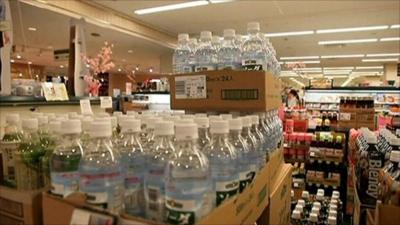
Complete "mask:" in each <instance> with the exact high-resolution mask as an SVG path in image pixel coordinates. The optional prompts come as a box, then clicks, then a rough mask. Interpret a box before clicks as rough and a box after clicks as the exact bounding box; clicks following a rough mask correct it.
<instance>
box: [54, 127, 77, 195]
mask: <svg viewBox="0 0 400 225" xmlns="http://www.w3.org/2000/svg"><path fill="white" fill-rule="evenodd" d="M61 127H62V129H61V130H60V133H61V135H62V137H63V140H62V141H60V142H59V143H58V144H57V147H56V148H55V149H54V152H53V154H52V155H51V157H50V178H51V192H52V193H53V194H56V195H60V196H63V197H66V196H68V195H69V194H71V193H74V192H76V191H78V183H79V162H80V160H81V157H82V155H83V152H84V150H83V148H82V144H81V140H80V135H81V121H80V120H68V121H63V122H62V123H61Z"/></svg>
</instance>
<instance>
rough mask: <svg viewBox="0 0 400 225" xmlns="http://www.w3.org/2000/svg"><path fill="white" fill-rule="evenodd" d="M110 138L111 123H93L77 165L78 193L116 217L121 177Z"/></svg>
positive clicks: (118, 157)
mask: <svg viewBox="0 0 400 225" xmlns="http://www.w3.org/2000/svg"><path fill="white" fill-rule="evenodd" d="M111 135H112V131H111V122H110V121H107V120H106V121H94V122H92V125H91V128H90V136H91V140H90V142H89V143H88V146H87V149H85V152H84V154H83V157H82V159H81V161H80V164H79V189H80V191H81V192H83V193H85V194H86V196H87V199H86V201H87V203H89V204H93V205H98V206H100V207H103V208H105V209H107V210H110V211H111V212H114V213H119V212H121V210H122V204H123V203H122V202H123V200H122V198H123V195H124V175H123V170H122V165H121V161H120V155H119V154H118V152H117V151H115V150H114V147H113V145H112V142H111Z"/></svg>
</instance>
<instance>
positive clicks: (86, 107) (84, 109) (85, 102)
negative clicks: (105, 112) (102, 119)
mask: <svg viewBox="0 0 400 225" xmlns="http://www.w3.org/2000/svg"><path fill="white" fill-rule="evenodd" d="M79 103H80V105H81V114H82V115H93V111H92V106H91V105H90V100H89V99H82V100H80V102H79Z"/></svg>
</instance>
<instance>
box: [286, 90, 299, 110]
mask: <svg viewBox="0 0 400 225" xmlns="http://www.w3.org/2000/svg"><path fill="white" fill-rule="evenodd" d="M287 95H288V96H287V102H286V105H287V107H289V108H293V107H298V106H300V103H301V101H300V97H299V94H298V93H297V91H296V90H294V89H291V90H290V91H289V93H288V94H287Z"/></svg>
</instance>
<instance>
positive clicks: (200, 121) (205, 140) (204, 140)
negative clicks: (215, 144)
mask: <svg viewBox="0 0 400 225" xmlns="http://www.w3.org/2000/svg"><path fill="white" fill-rule="evenodd" d="M193 120H194V122H195V123H196V124H197V126H198V128H199V138H198V144H199V149H200V150H203V149H204V148H205V147H206V146H207V145H209V144H210V142H211V138H210V134H209V127H210V124H209V123H210V122H209V119H208V118H207V117H196V118H194V119H193Z"/></svg>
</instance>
